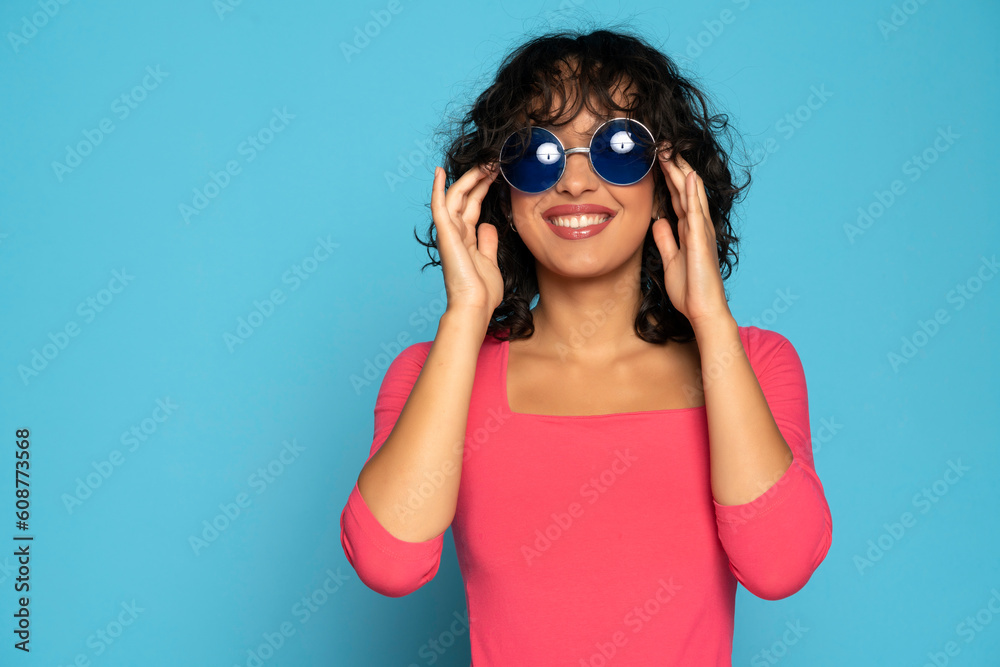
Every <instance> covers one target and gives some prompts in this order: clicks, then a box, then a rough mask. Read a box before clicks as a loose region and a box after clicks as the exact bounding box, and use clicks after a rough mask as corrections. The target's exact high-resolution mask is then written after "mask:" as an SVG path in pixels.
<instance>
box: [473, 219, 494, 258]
mask: <svg viewBox="0 0 1000 667" xmlns="http://www.w3.org/2000/svg"><path fill="white" fill-rule="evenodd" d="M497 239H498V234H497V228H496V227H495V226H494V225H491V224H490V223H488V222H484V223H483V224H481V225H479V244H478V246H479V252H481V253H482V254H483V255H485V256H486V257H487V259H489V260H490V261H491V262H493V264H494V265H497V246H498V245H499V241H498V240H497Z"/></svg>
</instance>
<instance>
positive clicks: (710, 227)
mask: <svg viewBox="0 0 1000 667" xmlns="http://www.w3.org/2000/svg"><path fill="white" fill-rule="evenodd" d="M695 174H697V176H698V187H697V190H698V201H699V202H700V203H701V214H702V215H703V216H704V217H705V235H706V237H707V238H710V239H712V240H713V241H714V240H715V222H714V221H713V220H712V212H711V209H709V208H708V194H707V193H706V192H705V179H703V178H702V177H701V174H698V172H695Z"/></svg>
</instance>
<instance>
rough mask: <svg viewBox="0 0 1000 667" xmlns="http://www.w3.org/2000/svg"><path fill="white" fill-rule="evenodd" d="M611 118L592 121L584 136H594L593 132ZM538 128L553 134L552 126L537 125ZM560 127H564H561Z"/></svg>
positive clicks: (553, 127)
mask: <svg viewBox="0 0 1000 667" xmlns="http://www.w3.org/2000/svg"><path fill="white" fill-rule="evenodd" d="M611 118H612V116H608V117H607V118H598V119H597V120H596V121H594V124H593V125H591V126H590V128H589V129H588V130H587V131H586V132H585V133H584V136H588V135H592V134H594V132H596V131H597V128H599V127H600V126H601V125H603V124H604V123H606V122H608V121H609V120H611ZM538 127H540V128H542V129H543V130H548V131H549V132H552V133H553V134H555V132H554V131H553V130H554V129H555V126H554V125H551V124H546V125H539V126H538ZM562 127H566V126H565V125H563V126H562Z"/></svg>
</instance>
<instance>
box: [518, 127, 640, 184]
mask: <svg viewBox="0 0 1000 667" xmlns="http://www.w3.org/2000/svg"><path fill="white" fill-rule="evenodd" d="M654 144H655V142H654V140H653V134H652V132H650V131H649V128H647V127H646V126H645V125H643V124H642V123H640V122H639V121H637V120H632V119H631V118H612V119H611V120H609V121H606V122H605V123H603V124H602V125H601V126H600V127H598V128H597V131H595V132H594V136H593V137H591V139H590V146H589V147H587V148H584V147H579V148H570V149H568V150H567V149H566V148H565V147H563V144H562V142H561V141H559V137H557V136H556V135H554V134H552V133H551V132H549V131H548V130H546V129H543V128H541V127H538V126H537V125H533V126H531V127H530V128H529V131H528V132H527V133H525V132H524V131H521V132H514V133H513V134H511V135H510V136H509V137H507V139H506V141H504V144H503V147H502V148H501V149H500V173H502V174H503V177H504V179H505V180H506V181H507V182H508V183H510V185H511V187H513V188H515V189H517V190H520V191H521V192H524V193H527V194H538V193H539V192H545V191H546V190H548V189H549V188H551V187H552V186H553V185H555V184H556V183H558V182H559V179H560V178H562V175H563V172H565V171H566V158H567V156H569V155H572V154H573V153H587V156H588V157H589V158H590V164H591V166H592V167H593V168H594V171H595V172H596V173H597V175H598V176H600V177H601V178H603V179H604V180H605V181H607V182H608V183H611V184H612V185H633V184H634V183H638V182H639V181H641V180H642V179H643V177H644V176H645V175H646V174H648V173H649V170H650V169H651V168H652V166H653V163H655V162H656V147H655V145H654Z"/></svg>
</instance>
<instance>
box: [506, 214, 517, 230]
mask: <svg viewBox="0 0 1000 667" xmlns="http://www.w3.org/2000/svg"><path fill="white" fill-rule="evenodd" d="M507 223H508V224H509V225H510V228H511V229H513V230H514V233H515V234H517V227H515V226H514V216H513V215H511V214H510V213H508V214H507Z"/></svg>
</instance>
